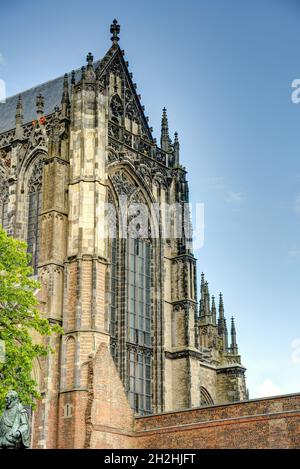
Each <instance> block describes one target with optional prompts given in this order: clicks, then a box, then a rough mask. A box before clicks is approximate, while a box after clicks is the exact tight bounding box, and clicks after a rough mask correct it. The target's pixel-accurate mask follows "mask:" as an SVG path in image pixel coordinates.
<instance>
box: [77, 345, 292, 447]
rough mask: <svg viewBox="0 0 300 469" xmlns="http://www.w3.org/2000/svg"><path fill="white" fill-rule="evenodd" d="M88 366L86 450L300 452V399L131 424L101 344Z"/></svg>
mask: <svg viewBox="0 0 300 469" xmlns="http://www.w3.org/2000/svg"><path fill="white" fill-rule="evenodd" d="M93 361H94V364H93V366H92V368H93V372H92V373H91V374H90V376H91V381H90V391H89V399H90V402H91V404H90V409H89V411H87V412H86V417H87V422H88V428H89V431H88V434H89V435H90V436H89V438H88V440H86V444H85V447H86V448H152V449H154V448H160V449H168V448H175V449H176V448H195V449H196V448H300V394H290V395H285V396H276V397H270V398H264V399H252V400H249V401H244V402H238V403H234V404H224V405H217V406H210V407H201V408H194V409H190V410H185V411H179V412H166V413H163V414H156V415H151V416H147V417H137V418H135V419H134V418H133V416H132V414H131V409H130V407H129V404H128V402H127V399H126V395H125V392H124V389H123V386H122V384H121V382H120V380H119V377H118V373H117V370H116V369H115V367H114V363H113V360H112V358H111V356H110V353H109V352H108V350H107V347H106V346H104V344H102V345H101V346H100V348H99V350H98V353H97V354H96V357H95V359H94V360H93ZM108 370H109V372H108ZM95 396H98V397H97V398H95ZM100 396H101V397H100Z"/></svg>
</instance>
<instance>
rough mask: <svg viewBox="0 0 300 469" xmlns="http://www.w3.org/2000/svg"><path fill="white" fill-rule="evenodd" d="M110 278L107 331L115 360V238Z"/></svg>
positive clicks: (112, 245)
mask: <svg viewBox="0 0 300 469" xmlns="http://www.w3.org/2000/svg"><path fill="white" fill-rule="evenodd" d="M110 261H111V266H110V268H111V270H110V272H111V278H110V325H109V331H110V336H111V354H112V357H113V359H114V360H115V361H117V344H116V337H117V319H118V318H117V285H118V283H117V275H118V274H117V272H118V270H117V269H118V266H117V240H116V239H115V238H114V239H112V240H111V258H110Z"/></svg>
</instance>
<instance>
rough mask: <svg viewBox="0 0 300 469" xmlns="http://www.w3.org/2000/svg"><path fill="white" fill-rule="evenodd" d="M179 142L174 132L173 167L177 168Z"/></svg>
mask: <svg viewBox="0 0 300 469" xmlns="http://www.w3.org/2000/svg"><path fill="white" fill-rule="evenodd" d="M179 149H180V145H179V140H178V133H177V132H175V134H174V165H175V166H179Z"/></svg>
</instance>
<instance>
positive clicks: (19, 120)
mask: <svg viewBox="0 0 300 469" xmlns="http://www.w3.org/2000/svg"><path fill="white" fill-rule="evenodd" d="M15 117H16V131H15V138H16V139H21V138H22V137H23V127H22V125H23V102H22V96H21V95H19V98H18V102H17V106H16V116H15Z"/></svg>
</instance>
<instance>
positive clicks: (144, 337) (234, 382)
mask: <svg viewBox="0 0 300 469" xmlns="http://www.w3.org/2000/svg"><path fill="white" fill-rule="evenodd" d="M119 29H120V28H119V25H118V24H117V22H116V21H114V22H113V24H112V26H111V33H112V46H111V47H110V49H109V50H108V52H107V53H106V55H105V56H104V58H103V59H102V60H101V61H98V62H95V63H94V62H93V56H92V55H91V54H88V56H87V65H86V67H82V69H81V70H76V71H74V72H72V73H70V74H69V75H68V74H66V75H65V76H64V77H60V78H58V79H56V80H53V81H52V82H48V83H46V84H44V85H40V86H39V87H37V88H34V89H32V90H28V91H26V92H24V93H21V94H20V96H19V97H12V98H9V99H8V100H7V103H6V104H3V105H2V104H1V105H0V106H2V107H0V132H1V133H0V152H1V161H0V186H1V194H0V209H1V213H0V217H1V219H0V221H1V223H2V225H3V226H4V227H5V229H6V230H7V231H8V233H9V234H10V235H12V236H15V237H17V238H19V239H23V240H26V241H27V242H28V249H29V252H30V253H31V254H32V264H33V267H34V270H35V274H36V275H37V276H38V277H39V279H40V281H41V285H42V287H41V291H40V293H39V299H40V302H41V310H42V311H43V313H44V314H45V315H46V317H47V318H48V320H49V321H50V322H57V323H59V324H61V325H62V326H63V328H64V334H63V336H62V337H56V338H52V339H51V343H52V346H53V348H54V350H55V352H54V353H53V354H51V355H49V356H48V357H47V358H46V359H45V360H41V361H40V362H38V363H36V364H35V366H34V376H35V378H36V379H37V380H38V382H39V386H40V389H41V392H42V395H43V399H42V400H41V401H40V402H39V404H38V409H37V411H36V412H35V413H34V416H33V440H32V441H33V443H32V444H33V446H34V447H36V448H55V447H59V448H66V447H67V448H80V447H100V446H101V445H102V444H103V445H104V446H105V445H109V444H110V443H109V442H108V440H109V437H108V436H107V435H106V436H105V435H104V433H103V432H102V433H103V434H102V436H99V435H98V434H97V435H96V434H95V435H94V433H93V432H94V429H95V428H96V427H97V428H100V429H101V428H102V427H101V425H104V424H103V423H101V418H102V417H101V415H102V413H103V411H104V409H103V408H102V407H101V399H102V395H105V394H107V393H108V392H109V391H108V389H107V387H106V385H101V384H99V383H98V384H99V385H97V386H96V387H94V388H93V384H91V377H92V376H94V374H95V373H96V374H97V372H96V369H95V367H94V365H93V363H95V361H93V360H94V357H97V356H98V355H97V354H98V353H99V350H100V349H101V350H102V351H103V350H104V349H105V350H106V351H107V353H108V350H110V352H111V355H109V356H108V355H107V353H106V352H105V354H104V355H105V360H104V361H103V363H102V364H101V366H102V372H103V373H109V374H111V375H112V378H111V379H112V380H113V382H112V384H111V388H110V390H111V391H112V392H113V394H112V396H111V399H113V400H116V401H118V400H120V403H122V404H120V405H122V409H123V408H124V409H125V410H124V412H125V415H126V419H127V420H126V422H127V423H126V425H127V427H128V425H129V423H128V422H129V421H132V419H133V416H132V414H131V411H130V407H131V408H133V410H134V411H135V412H136V413H138V414H149V413H160V412H166V411H174V410H178V409H187V408H194V407H199V406H202V405H213V404H220V403H224V402H236V401H240V400H243V399H247V397H248V395H247V389H246V384H245V368H244V367H243V365H242V364H241V359H240V356H239V354H238V346H237V343H236V333H235V324H234V321H233V320H232V323H231V333H230V336H231V343H230V345H229V344H228V332H227V325H226V319H225V315H224V305H223V297H222V295H220V299H219V307H218V317H217V312H216V309H217V308H216V305H215V299H214V297H212V298H210V293H209V289H208V283H207V282H206V281H205V278H204V275H202V278H201V300H200V306H199V307H198V302H197V276H196V259H195V257H194V255H193V252H192V246H191V242H190V238H189V229H184V230H182V229H181V230H180V234H179V235H176V236H174V235H173V233H165V232H164V227H165V224H164V222H165V216H164V212H163V208H162V207H164V206H165V205H167V204H171V206H172V207H176V208H177V209H178V207H179V212H178V211H175V212H172V211H171V212H170V213H168V215H167V218H168V220H170V222H171V227H173V228H174V226H177V227H178V226H182V225H184V226H185V228H186V227H189V226H190V220H189V214H188V213H187V211H186V204H187V203H188V201H189V189H188V182H187V178H186V174H187V173H186V170H185V168H184V167H183V166H182V165H181V164H180V161H179V150H180V148H179V140H178V135H177V134H175V136H174V140H173V141H172V140H171V138H170V136H169V129H168V119H167V114H166V110H165V109H164V110H163V116H162V129H161V141H160V145H158V144H157V143H156V140H155V139H154V138H153V136H152V129H151V128H150V127H149V125H148V118H147V117H146V116H145V114H144V108H143V106H142V105H141V102H140V96H139V95H138V94H137V92H136V85H135V84H134V83H133V81H132V74H131V73H130V72H129V70H128V64H127V62H126V61H125V60H124V52H123V51H122V50H121V49H120V47H119V44H118V41H119V36H118V34H119ZM34 101H35V103H34ZM12 114H13V118H12ZM12 120H14V128H12V125H11V122H12ZM124 198H126V207H127V208H128V207H129V206H135V205H134V204H140V206H141V205H142V206H145V207H146V208H147V209H148V210H149V211H150V210H151V209H152V208H153V207H159V208H158V209H155V210H154V212H153V213H152V217H151V222H149V224H147V226H142V227H141V226H140V223H139V212H138V209H135V213H133V212H130V213H129V219H128V220H129V221H128V220H127V222H126V223H127V224H126V232H127V238H124V237H123V236H121V235H120V233H121V225H122V226H123V225H124V221H123V219H122V213H123V212H122V206H123V205H122V204H123V200H124ZM107 204H110V205H109V207H110V208H111V207H112V212H111V213H110V215H109V216H110V217H111V220H112V221H115V222H116V236H112V234H111V231H110V228H111V226H113V223H109V224H108V225H105V223H104V220H106V219H107V217H108V214H107V211H108V210H110V208H108V205H107ZM164 204H165V205H164ZM178 213H179V214H180V216H179V215H178ZM178 216H179V225H178V220H177V218H178ZM180 217H182V218H180ZM132 220H134V222H135V228H136V231H138V232H139V230H141V229H142V228H143V229H144V231H145V230H146V236H142V235H140V234H139V236H138V237H137V239H136V237H134V236H131V235H130V233H129V235H128V232H129V226H130V223H129V222H131V221H132ZM138 225H139V227H138ZM123 228H124V226H123ZM128 238H130V239H128ZM131 241H132V242H131ZM100 344H101V345H100ZM103 353H104V352H103ZM104 364H105V366H106V368H103V366H104ZM116 393H117V394H116ZM126 396H127V397H126ZM97 403H98V404H99V406H100V407H99V406H98V407H99V408H100V409H102V410H101V411H99V414H97V412H98V410H95V408H97V409H98V407H97V405H96V404H97ZM129 403H130V405H129ZM93 412H94V413H93ZM106 412H107V410H106ZM112 412H114V413H112V414H111V418H113V420H114V422H113V424H112V426H116V425H117V423H116V422H117V421H118V413H116V410H112ZM95 413H96V414H95ZM93 415H94V416H95V415H96V416H97V418H96V420H97V424H95V425H96V427H94V426H93V425H92V424H91V422H92V420H93V417H92V416H93ZM106 417H107V416H106ZM107 418H108V417H107ZM105 422H106V423H105V425H106V426H107V419H106V420H105ZM120 425H121V423H120ZM122 425H123V423H122ZM122 425H121V426H122ZM126 425H125V426H126ZM129 426H130V425H129ZM127 427H126V428H127ZM102 430H103V429H102ZM97 438H98V440H97ZM106 438H108V440H107V439H106ZM123 440H124V438H123V437H121V436H120V439H119V440H118V441H119V443H118V444H120V446H122V445H124V444H125V443H124V442H123V443H122V441H123ZM115 444H116V443H114V445H115Z"/></svg>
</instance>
